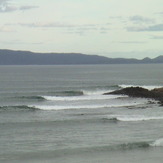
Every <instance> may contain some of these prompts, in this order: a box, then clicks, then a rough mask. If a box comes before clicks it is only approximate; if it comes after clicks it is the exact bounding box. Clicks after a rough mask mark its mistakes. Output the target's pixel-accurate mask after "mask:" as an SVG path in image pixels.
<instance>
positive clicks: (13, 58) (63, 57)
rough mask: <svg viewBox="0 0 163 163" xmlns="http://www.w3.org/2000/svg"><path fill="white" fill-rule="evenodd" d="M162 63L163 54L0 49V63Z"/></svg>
mask: <svg viewBox="0 0 163 163" xmlns="http://www.w3.org/2000/svg"><path fill="white" fill-rule="evenodd" d="M134 63H137V64H138V63H163V56H159V57H157V58H154V59H150V58H144V59H142V60H138V59H125V58H107V57H103V56H98V55H86V54H80V53H33V52H30V51H14V50H0V65H75V64H134Z"/></svg>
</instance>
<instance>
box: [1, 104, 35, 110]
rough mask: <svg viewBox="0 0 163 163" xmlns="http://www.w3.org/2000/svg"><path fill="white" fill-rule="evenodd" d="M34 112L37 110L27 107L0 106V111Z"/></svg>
mask: <svg viewBox="0 0 163 163" xmlns="http://www.w3.org/2000/svg"><path fill="white" fill-rule="evenodd" d="M34 110H38V109H37V108H35V107H31V106H27V105H17V106H0V111H34Z"/></svg>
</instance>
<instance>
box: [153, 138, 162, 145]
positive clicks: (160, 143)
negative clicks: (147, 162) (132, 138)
mask: <svg viewBox="0 0 163 163" xmlns="http://www.w3.org/2000/svg"><path fill="white" fill-rule="evenodd" d="M150 146H153V147H163V138H161V139H157V140H156V141H154V142H152V143H151V144H150Z"/></svg>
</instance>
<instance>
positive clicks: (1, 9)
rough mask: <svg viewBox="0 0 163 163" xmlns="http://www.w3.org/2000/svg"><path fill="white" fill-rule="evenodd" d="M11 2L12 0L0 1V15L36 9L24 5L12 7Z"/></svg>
mask: <svg viewBox="0 0 163 163" xmlns="http://www.w3.org/2000/svg"><path fill="white" fill-rule="evenodd" d="M11 1H12V0H0V13H6V12H13V11H18V10H21V11H22V10H29V9H34V8H38V6H30V5H25V6H18V5H13V4H12V3H11Z"/></svg>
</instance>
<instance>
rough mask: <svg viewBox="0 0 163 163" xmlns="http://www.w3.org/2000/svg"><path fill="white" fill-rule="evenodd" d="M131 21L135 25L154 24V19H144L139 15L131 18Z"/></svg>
mask: <svg viewBox="0 0 163 163" xmlns="http://www.w3.org/2000/svg"><path fill="white" fill-rule="evenodd" d="M129 20H130V21H132V22H134V23H153V22H154V19H150V18H146V17H142V16H139V15H135V16H132V17H130V18H129Z"/></svg>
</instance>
